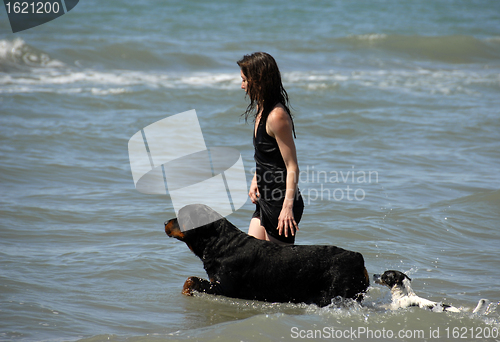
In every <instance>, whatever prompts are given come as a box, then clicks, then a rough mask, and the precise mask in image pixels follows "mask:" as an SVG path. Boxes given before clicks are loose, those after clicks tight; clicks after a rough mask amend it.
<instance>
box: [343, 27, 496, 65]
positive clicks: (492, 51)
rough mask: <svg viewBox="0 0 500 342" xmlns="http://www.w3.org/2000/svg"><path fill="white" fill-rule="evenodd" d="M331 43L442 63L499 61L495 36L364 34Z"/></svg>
mask: <svg viewBox="0 0 500 342" xmlns="http://www.w3.org/2000/svg"><path fill="white" fill-rule="evenodd" d="M334 43H340V44H343V45H347V46H348V47H350V48H351V49H352V48H354V49H363V48H368V49H377V50H381V51H386V52H388V53H390V54H397V55H405V56H408V57H410V58H417V59H427V60H435V61H440V62H445V63H452V64H455V63H476V62H484V61H491V62H498V60H499V59H500V46H499V45H498V44H495V43H498V37H490V38H485V39H479V38H476V37H473V36H465V35H452V36H417V35H388V34H379V33H372V34H363V35H349V36H347V37H342V38H336V39H335V40H334Z"/></svg>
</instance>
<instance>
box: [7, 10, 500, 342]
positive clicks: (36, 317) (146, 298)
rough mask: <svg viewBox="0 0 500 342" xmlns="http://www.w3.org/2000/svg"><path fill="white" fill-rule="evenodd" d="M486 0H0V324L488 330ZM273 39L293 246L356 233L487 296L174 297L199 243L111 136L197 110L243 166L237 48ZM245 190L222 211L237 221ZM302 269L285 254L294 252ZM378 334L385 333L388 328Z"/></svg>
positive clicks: (441, 287) (493, 194) (410, 270)
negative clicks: (296, 215)
mask: <svg viewBox="0 0 500 342" xmlns="http://www.w3.org/2000/svg"><path fill="white" fill-rule="evenodd" d="M498 13H500V3H499V2H498V1H496V0H492V1H459V0H450V1H430V0H423V1H411V2H410V1H408V2H407V1H404V2H403V1H401V2H400V1H369V2H367V1H358V0H355V1H314V2H301V1H296V0H288V1H273V2H270V1H216V2H214V1H210V2H209V1H145V0H142V1H133V2H125V1H117V0H110V1H95V0H85V1H80V2H79V4H78V5H77V6H76V7H75V8H74V9H73V10H72V11H71V12H69V13H68V14H66V15H64V16H62V17H60V18H58V19H56V20H54V21H51V22H49V23H46V24H44V25H41V26H38V27H35V28H32V29H29V30H26V31H23V32H19V33H16V34H13V33H11V30H10V26H9V23H8V20H7V16H6V12H5V11H4V10H3V9H1V10H0V141H1V143H0V187H1V192H0V193H1V195H2V196H1V197H0V217H1V219H0V340H2V341H3V340H5V341H7V340H21V341H63V340H64V341H75V340H84V341H108V340H115V341H124V340H127V341H148V340H153V341H161V340H169V341H170V340H181V341H195V340H200V341H239V340H242V341H274V340H284V341H289V340H300V339H303V338H304V339H309V340H332V339H337V340H342V339H344V340H349V339H350V340H359V341H371V340H384V341H385V340H401V341H420V340H426V341H432V340H464V339H465V340H477V341H483V340H500V337H498V329H499V325H500V323H499V322H500V320H499V309H498V308H497V303H498V301H499V300H500V286H499V285H498V284H499V281H500V277H499V275H498V274H499V273H498V267H499V262H500V250H499V246H500V231H499V228H500V224H499V222H500V177H499V176H500V152H499V151H500V112H499V108H500V96H499V95H500V17H499V15H498ZM254 51H266V52H269V53H271V54H272V55H273V56H274V57H275V58H276V60H277V61H278V64H279V66H280V68H281V71H282V76H283V83H284V86H285V88H286V89H287V91H288V94H289V96H290V100H291V104H292V110H293V115H294V120H295V127H296V132H297V139H296V140H295V142H296V147H297V155H298V160H299V167H300V170H301V173H300V182H299V187H300V189H301V192H302V194H303V197H304V201H305V205H306V207H305V211H304V216H303V219H302V221H301V223H300V231H299V233H298V235H297V240H296V243H297V244H328V245H336V246H339V247H343V248H346V249H350V250H354V251H358V252H360V253H362V254H363V256H364V258H365V263H366V267H367V269H368V272H369V273H370V275H371V274H373V273H381V272H383V271H385V270H388V269H395V270H400V271H403V272H405V273H406V274H408V275H409V276H410V277H411V278H412V279H413V287H414V290H415V291H416V293H417V294H418V295H420V296H422V297H425V298H429V299H431V300H434V301H438V302H445V303H449V304H453V305H454V306H457V307H463V308H469V309H470V308H473V307H474V306H475V305H476V304H477V302H478V300H479V299H480V298H487V299H488V300H490V301H491V305H490V306H489V308H488V310H487V311H486V313H485V314H482V315H473V314H471V313H470V312H464V313H459V314H455V313H434V312H431V311H427V310H422V309H418V308H409V309H401V310H397V311H390V310H386V309H385V308H384V305H386V304H388V303H389V302H390V294H389V289H387V288H383V287H381V286H378V285H375V284H372V285H371V286H370V289H369V292H368V294H367V297H366V299H365V301H364V303H363V304H362V305H357V304H354V303H343V304H339V303H338V302H335V303H332V305H331V306H329V307H326V308H318V307H316V306H311V305H294V304H277V303H263V302H254V301H246V300H239V299H230V298H226V297H216V296H209V295H198V296H195V297H185V296H183V295H181V293H180V291H181V288H182V285H183V282H184V281H185V279H186V278H187V277H188V276H200V277H205V276H206V274H205V272H204V270H203V267H202V263H201V261H200V260H199V259H198V258H197V257H195V256H194V255H193V254H192V253H191V251H190V250H189V249H188V248H187V247H186V246H185V245H184V244H183V243H182V242H180V241H177V240H175V239H169V238H168V237H167V236H166V235H165V233H164V228H163V222H164V221H165V220H167V219H170V218H172V217H174V216H175V212H174V210H173V206H172V201H171V199H170V197H169V196H168V194H166V195H146V194H142V193H139V192H138V191H137V190H136V189H135V187H134V181H133V178H132V174H131V170H130V163H129V156H128V150H127V144H128V140H129V139H130V138H131V137H132V135H134V134H135V133H136V132H138V131H140V130H141V129H142V128H144V127H146V126H147V125H149V124H152V123H154V122H156V121H158V120H161V119H163V118H166V117H168V116H171V115H174V114H177V113H181V112H184V111H187V110H191V109H196V111H197V114H198V118H199V122H200V126H201V129H202V132H203V137H204V140H205V142H206V144H207V146H222V147H232V148H235V149H237V150H238V151H239V152H240V153H241V155H242V158H243V163H244V166H245V171H246V175H247V180H248V181H250V180H251V176H252V168H253V167H254V161H253V146H252V122H251V120H249V122H248V123H245V120H244V119H243V118H242V117H241V114H242V113H243V112H244V110H245V108H246V106H247V104H248V99H245V94H244V92H243V91H242V90H241V89H240V76H239V68H238V66H237V64H236V61H237V60H238V59H240V58H241V57H242V56H243V55H244V54H248V53H251V52H254ZM253 210H254V208H253V204H252V203H251V202H250V200H248V201H247V203H246V204H245V205H244V206H243V207H242V208H241V209H239V210H237V211H236V213H234V214H232V215H230V216H229V217H228V219H229V220H230V221H231V222H233V223H234V224H235V225H237V226H238V227H239V228H241V229H242V230H243V231H245V232H246V231H247V229H248V224H249V220H250V217H251V214H252V212H253ZM297 267H300V265H297ZM390 333H391V334H392V335H390Z"/></svg>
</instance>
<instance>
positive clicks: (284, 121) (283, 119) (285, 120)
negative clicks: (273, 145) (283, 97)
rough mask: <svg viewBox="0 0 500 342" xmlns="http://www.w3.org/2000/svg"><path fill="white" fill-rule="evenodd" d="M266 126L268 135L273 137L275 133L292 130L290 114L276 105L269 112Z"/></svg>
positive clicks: (280, 105)
mask: <svg viewBox="0 0 500 342" xmlns="http://www.w3.org/2000/svg"><path fill="white" fill-rule="evenodd" d="M266 126H267V127H266V128H268V134H269V135H271V136H273V137H274V135H275V132H279V131H281V130H283V129H285V130H289V129H291V128H292V119H291V117H290V114H289V113H288V112H287V110H286V109H285V107H284V106H283V105H282V104H278V105H276V107H274V108H273V110H271V112H269V115H268V117H267V125H266ZM270 133H272V134H270Z"/></svg>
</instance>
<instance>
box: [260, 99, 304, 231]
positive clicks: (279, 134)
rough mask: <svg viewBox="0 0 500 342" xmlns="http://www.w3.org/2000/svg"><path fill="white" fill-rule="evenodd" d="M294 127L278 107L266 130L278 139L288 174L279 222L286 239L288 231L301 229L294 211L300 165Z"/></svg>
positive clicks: (279, 228) (273, 111) (279, 227)
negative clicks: (294, 138) (293, 131)
mask: <svg viewBox="0 0 500 342" xmlns="http://www.w3.org/2000/svg"><path fill="white" fill-rule="evenodd" d="M292 127H293V126H292V119H291V118H290V115H289V114H288V113H287V112H286V111H285V109H284V108H283V107H282V106H277V107H276V108H274V109H273V110H272V111H271V112H270V113H269V116H268V118H267V124H266V130H267V133H268V134H269V135H270V136H272V137H273V138H275V139H276V142H277V143H278V147H279V149H280V152H281V156H282V157H283V161H284V162H285V166H286V172H287V176H286V193H285V199H284V201H283V207H282V209H281V213H280V216H279V221H278V230H279V234H280V235H281V234H282V233H283V231H284V233H285V236H286V237H288V230H290V233H291V234H292V235H295V231H296V230H298V229H299V227H298V225H297V222H295V218H294V216H293V210H292V209H293V201H294V198H295V193H296V191H297V185H298V180H299V165H298V163H297V151H296V150H295V143H294V141H293V133H292Z"/></svg>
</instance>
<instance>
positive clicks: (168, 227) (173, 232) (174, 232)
mask: <svg viewBox="0 0 500 342" xmlns="http://www.w3.org/2000/svg"><path fill="white" fill-rule="evenodd" d="M165 233H167V235H168V236H170V237H174V238H176V239H178V240H181V241H183V240H184V233H183V232H181V228H180V227H179V223H178V222H177V219H176V218H173V219H171V220H168V221H166V222H165Z"/></svg>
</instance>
